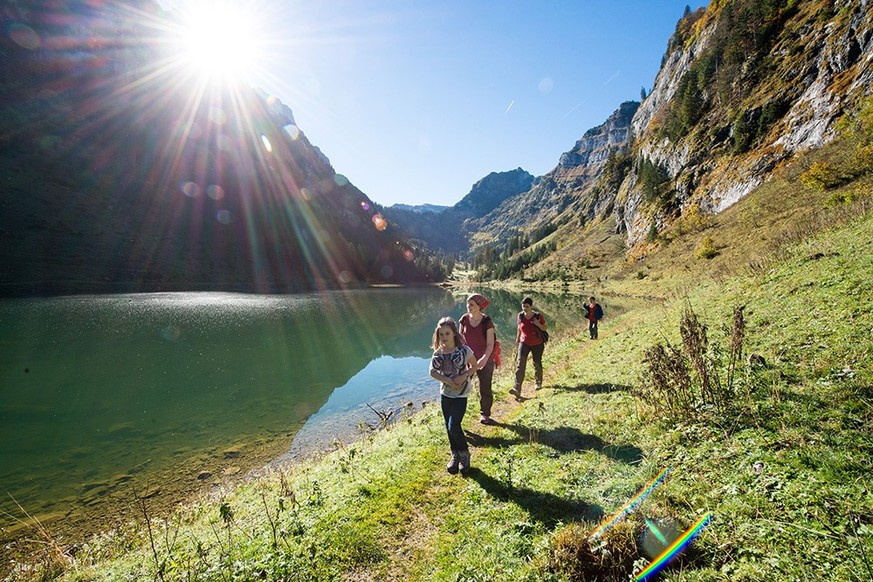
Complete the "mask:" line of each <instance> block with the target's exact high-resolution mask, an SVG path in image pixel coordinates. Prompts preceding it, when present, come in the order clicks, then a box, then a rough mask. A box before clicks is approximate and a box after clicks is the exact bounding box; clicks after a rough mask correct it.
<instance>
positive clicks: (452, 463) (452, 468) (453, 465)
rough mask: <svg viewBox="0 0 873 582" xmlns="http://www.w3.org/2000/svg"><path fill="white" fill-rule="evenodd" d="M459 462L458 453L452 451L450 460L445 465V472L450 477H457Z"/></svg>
mask: <svg viewBox="0 0 873 582" xmlns="http://www.w3.org/2000/svg"><path fill="white" fill-rule="evenodd" d="M460 461H461V457H460V453H458V452H457V451H452V458H451V459H449V464H448V465H446V471H448V472H449V473H451V474H452V475H457V473H458V464H459V463H460Z"/></svg>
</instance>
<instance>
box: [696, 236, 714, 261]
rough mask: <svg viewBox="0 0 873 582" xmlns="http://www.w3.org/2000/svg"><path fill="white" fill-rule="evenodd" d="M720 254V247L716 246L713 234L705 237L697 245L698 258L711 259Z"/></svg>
mask: <svg viewBox="0 0 873 582" xmlns="http://www.w3.org/2000/svg"><path fill="white" fill-rule="evenodd" d="M718 254H719V252H718V248H717V247H716V246H715V242H714V241H713V240H712V237H711V236H708V237H706V238H704V239H703V240H702V241H701V243H700V246H698V247H697V258H698V259H711V258H713V257H716V256H718Z"/></svg>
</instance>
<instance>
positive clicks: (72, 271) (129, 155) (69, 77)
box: [0, 1, 445, 295]
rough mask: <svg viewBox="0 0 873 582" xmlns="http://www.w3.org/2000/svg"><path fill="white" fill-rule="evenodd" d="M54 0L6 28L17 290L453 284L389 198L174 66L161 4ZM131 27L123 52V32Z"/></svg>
mask: <svg viewBox="0 0 873 582" xmlns="http://www.w3.org/2000/svg"><path fill="white" fill-rule="evenodd" d="M73 8H74V7H73V6H72V5H70V4H69V3H66V2H38V3H37V5H34V6H30V7H29V9H28V10H24V9H23V8H20V7H16V6H11V7H8V8H7V9H6V10H5V11H4V18H5V19H6V20H8V21H10V22H12V24H14V25H15V27H17V28H16V30H21V31H29V35H22V34H19V35H9V36H7V35H3V36H0V53H2V56H3V57H4V67H3V71H2V72H0V82H2V83H0V113H2V115H0V145H2V148H0V150H2V154H0V167H2V168H3V169H4V174H5V180H4V182H3V184H2V191H0V194H2V195H0V240H2V242H3V244H2V245H0V249H2V250H0V273H2V275H0V294H3V295H18V294H25V295H26V294H33V293H36V294H46V293H50V294H54V293H82V292H103V291H156V290H188V289H208V290H232V291H249V292H262V293H264V292H266V293H274V292H295V291H305V290H315V289H322V288H338V287H344V286H348V285H362V284H367V283H415V282H422V283H425V282H432V281H434V280H441V279H442V278H443V277H444V275H445V272H444V270H443V268H442V266H441V264H440V263H438V262H436V261H433V260H432V258H431V257H430V254H429V252H428V251H427V250H426V249H423V248H419V247H416V246H413V245H410V244H408V243H407V242H406V241H403V240H400V237H399V233H398V232H397V229H396V228H394V227H393V226H392V225H390V224H389V223H388V222H387V221H386V220H385V219H384V218H383V217H382V216H381V215H380V214H379V213H378V211H377V209H376V205H375V203H374V202H373V201H372V200H370V199H369V197H367V196H366V195H365V194H364V193H363V192H361V191H360V190H359V189H357V188H356V187H355V186H354V185H353V184H351V183H350V182H349V181H348V180H347V179H345V178H344V177H343V176H341V175H339V174H337V173H336V172H335V171H334V169H333V168H332V166H331V165H330V161H329V159H328V158H327V156H325V155H324V153H323V152H321V151H320V150H319V149H318V148H316V147H314V146H313V145H312V144H311V143H310V142H309V140H308V139H307V138H306V135H305V134H304V133H303V132H302V131H301V130H300V128H298V127H297V125H296V122H295V121H294V116H293V112H292V111H291V109H290V108H289V107H287V106H286V105H284V104H283V103H281V101H279V100H277V99H275V98H274V97H271V96H268V95H266V94H265V93H264V92H263V91H260V90H256V89H252V88H249V87H246V86H243V85H224V86H222V85H210V84H206V83H204V84H203V85H202V86H200V87H199V88H198V87H197V85H196V83H195V80H194V79H192V78H189V77H186V76H184V73H183V71H182V70H177V69H172V68H170V67H166V68H165V69H154V70H152V68H151V67H152V66H151V65H149V64H148V63H153V62H161V57H162V55H161V54H160V50H161V47H160V44H159V43H155V42H154V40H153V38H152V36H150V35H153V34H154V27H155V23H154V22H153V21H149V23H148V25H144V24H142V23H141V22H140V20H139V19H140V18H142V15H143V14H149V15H150V18H152V19H154V20H156V21H159V22H160V21H163V20H171V19H172V18H173V15H172V13H166V12H162V11H161V9H160V8H159V7H158V5H157V4H155V3H153V2H148V1H128V2H119V3H116V4H114V5H113V7H112V8H109V7H105V6H102V5H87V6H85V5H82V6H80V5H79V4H76V6H75V10H74V9H73ZM121 35H123V37H124V38H125V40H126V42H125V43H124V44H123V45H120V44H118V43H113V42H110V40H111V39H113V38H118V37H120V36H121Z"/></svg>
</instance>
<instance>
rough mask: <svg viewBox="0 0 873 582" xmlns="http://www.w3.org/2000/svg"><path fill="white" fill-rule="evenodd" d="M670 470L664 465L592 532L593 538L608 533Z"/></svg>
mask: <svg viewBox="0 0 873 582" xmlns="http://www.w3.org/2000/svg"><path fill="white" fill-rule="evenodd" d="M669 471H670V469H669V467H664V468H663V469H661V472H660V473H658V474H657V475H655V477H654V478H653V479H652V480H651V481H649V482H648V483H646V485H645V486H643V488H642V489H640V490H639V491H638V492H637V494H636V495H634V496H633V497H631V499H630V501H628V502H627V503H626V504H624V506H623V507H622V508H621V509H619V510H618V511H616V512H615V513H614V514H613V515H612V517H610V518H609V519H608V520H606V521H605V522H603V523H602V524H600V525H599V526H598V527H597V529H595V530H594V531H593V532H592V533H591V538H592V539H593V538H596V537H598V536H600V535H603V534H604V533H606V531H607V530H608V529H610V528H611V527H612V526H614V525H615V524H616V523H618V521H619V520H620V519H621V518H623V517H624V516H625V515H627V514H628V513H630V512H631V510H633V508H634V507H636V506H637V505H639V504H640V503H641V502H642V501H643V499H645V498H646V497H648V496H649V494H650V493H651V492H652V491H653V490H654V489H655V487H657V486H658V485H659V484H660V483H661V482H663V481H664V478H665V477H666V476H667V473H668V472H669Z"/></svg>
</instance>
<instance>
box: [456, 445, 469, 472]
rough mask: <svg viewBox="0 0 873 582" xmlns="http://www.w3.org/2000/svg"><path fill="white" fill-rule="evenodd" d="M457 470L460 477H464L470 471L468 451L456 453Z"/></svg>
mask: <svg viewBox="0 0 873 582" xmlns="http://www.w3.org/2000/svg"><path fill="white" fill-rule="evenodd" d="M458 457H460V459H459V460H458V469H459V470H460V471H461V475H466V474H467V472H468V471H469V470H470V451H461V452H459V453H458Z"/></svg>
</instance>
